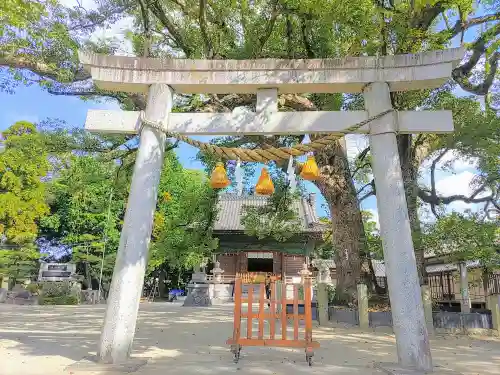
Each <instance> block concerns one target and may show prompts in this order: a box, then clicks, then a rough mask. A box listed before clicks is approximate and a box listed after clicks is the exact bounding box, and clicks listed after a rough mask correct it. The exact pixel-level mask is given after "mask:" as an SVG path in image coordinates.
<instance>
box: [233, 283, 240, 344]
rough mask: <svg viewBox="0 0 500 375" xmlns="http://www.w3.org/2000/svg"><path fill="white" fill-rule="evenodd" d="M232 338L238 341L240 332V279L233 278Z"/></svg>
mask: <svg viewBox="0 0 500 375" xmlns="http://www.w3.org/2000/svg"><path fill="white" fill-rule="evenodd" d="M234 287H235V291H234V292H235V296H234V329H233V340H234V342H238V340H240V334H241V279H236V280H235V285H234Z"/></svg>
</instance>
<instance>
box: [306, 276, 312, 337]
mask: <svg viewBox="0 0 500 375" xmlns="http://www.w3.org/2000/svg"><path fill="white" fill-rule="evenodd" d="M304 281H305V282H304V300H305V305H304V310H305V311H304V313H305V316H306V317H305V324H306V330H305V331H306V332H305V340H306V342H307V343H310V342H311V341H312V310H311V279H309V278H307V279H305V280H304Z"/></svg>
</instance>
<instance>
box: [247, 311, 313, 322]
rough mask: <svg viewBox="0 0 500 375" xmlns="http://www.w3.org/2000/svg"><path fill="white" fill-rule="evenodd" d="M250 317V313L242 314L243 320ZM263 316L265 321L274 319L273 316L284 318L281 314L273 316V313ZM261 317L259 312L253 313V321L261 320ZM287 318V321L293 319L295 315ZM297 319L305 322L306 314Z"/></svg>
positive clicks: (299, 315) (287, 315)
mask: <svg viewBox="0 0 500 375" xmlns="http://www.w3.org/2000/svg"><path fill="white" fill-rule="evenodd" d="M249 316H250V313H248V312H246V313H245V312H242V313H241V317H242V318H248V317H249ZM262 316H263V317H264V320H269V319H272V318H273V316H274V318H275V319H281V317H282V316H283V314H281V313H280V314H275V315H273V314H271V313H264V314H262ZM259 317H260V314H259V313H258V312H256V313H252V319H259ZM286 317H287V319H293V317H294V314H293V313H291V314H286ZM297 317H298V320H299V321H301V320H305V319H306V314H298V315H297Z"/></svg>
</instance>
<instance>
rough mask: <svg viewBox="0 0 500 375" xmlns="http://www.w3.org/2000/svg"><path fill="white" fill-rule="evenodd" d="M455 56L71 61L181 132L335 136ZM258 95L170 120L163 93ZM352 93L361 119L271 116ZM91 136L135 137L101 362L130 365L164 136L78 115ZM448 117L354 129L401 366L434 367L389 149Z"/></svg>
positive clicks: (117, 120) (130, 118)
mask: <svg viewBox="0 0 500 375" xmlns="http://www.w3.org/2000/svg"><path fill="white" fill-rule="evenodd" d="M462 56H463V51H462V50H461V49H450V50H444V51H433V52H425V53H420V54H414V55H398V56H386V57H380V58H377V57H358V58H345V59H322V60H321V59H317V60H274V59H267V60H238V61H237V60H219V61H218V60H180V59H179V60H178V59H154V58H136V57H118V56H104V55H96V54H85V53H81V54H80V61H81V62H82V64H83V65H84V67H85V69H87V70H88V71H90V73H91V75H92V79H93V81H94V83H95V84H96V85H97V86H98V87H99V88H101V89H105V90H113V91H126V92H142V93H147V95H148V99H147V106H146V110H145V113H144V118H145V119H146V120H147V121H148V122H156V123H161V124H162V126H163V128H164V130H165V131H168V132H176V133H180V134H195V135H222V134H224V135H231V134H304V133H341V132H342V130H345V129H347V128H348V127H350V126H352V125H355V124H356V123H359V122H361V121H363V120H366V119H368V118H371V117H374V116H376V115H377V114H381V113H382V112H386V111H388V110H390V109H392V105H391V99H390V92H391V91H409V90H419V89H429V88H435V87H439V86H440V85H442V84H443V83H445V82H446V81H447V80H448V79H449V77H450V75H451V71H452V69H453V68H454V67H455V66H456V65H457V64H458V63H459V62H460V60H461V58H462ZM174 92H177V93H204V94H208V93H213V94H226V93H256V94H257V107H256V112H255V113H243V114H242V113H236V112H233V113H171V108H172V96H173V93H174ZM305 92H307V93H339V92H340V93H355V92H362V93H363V95H364V100H365V108H366V110H365V111H352V112H323V111H317V112H278V105H277V99H278V94H279V93H305ZM86 129H87V130H89V131H91V132H102V133H129V134H135V133H138V132H140V146H139V150H138V153H137V158H136V163H135V167H134V172H133V177H132V183H131V188H130V196H129V200H128V205H127V210H126V214H125V221H124V225H123V229H122V233H121V238H120V245H119V249H118V254H117V258H116V264H115V269H114V273H113V280H112V283H111V290H110V295H109V299H108V305H107V311H106V316H105V321H104V326H103V329H102V334H101V340H100V348H99V357H100V359H101V360H103V361H105V362H112V363H120V362H124V361H126V360H127V359H128V357H129V355H130V351H131V348H132V342H133V337H134V332H135V327H136V318H137V313H138V309H139V300H140V296H141V290H142V285H143V281H144V274H145V268H146V262H147V259H148V257H147V254H148V245H149V241H150V236H151V230H152V222H153V213H154V211H155V206H156V199H157V190H158V183H159V179H160V172H161V169H162V168H161V167H162V162H163V156H164V147H165V138H166V135H165V133H164V132H162V131H161V130H159V129H155V128H153V127H150V126H141V116H140V113H139V112H119V111H102V110H100V111H94V110H91V111H89V113H88V117H87V122H86ZM452 131H453V122H452V116H451V113H450V112H449V111H435V112H428V111H413V112H412V111H410V112H388V113H387V114H385V115H383V116H381V117H380V118H377V119H376V120H373V121H371V122H370V123H369V124H367V125H366V126H364V127H361V128H360V129H358V130H357V132H359V133H367V134H369V138H370V147H371V153H372V156H373V173H374V178H375V183H376V186H377V195H376V198H377V206H378V212H379V218H380V230H381V237H382V243H383V249H384V259H385V264H386V270H387V279H388V287H389V293H390V300H391V306H392V315H393V322H394V323H393V324H394V332H395V335H396V342H397V352H398V359H399V365H400V366H402V367H404V368H414V369H417V370H425V371H429V370H432V359H431V353H430V345H429V339H428V333H427V328H426V323H425V318H424V310H423V305H422V298H421V292H420V285H419V280H418V275H417V268H416V261H415V255H414V251H413V242H412V237H411V230H410V222H409V218H408V210H407V205H406V199H405V192H404V187H403V180H402V176H401V167H400V160H399V155H398V148H397V144H396V134H397V133H407V134H408V133H411V134H415V133H426V132H429V133H443V132H452Z"/></svg>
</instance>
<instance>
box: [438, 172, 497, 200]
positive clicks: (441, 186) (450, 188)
mask: <svg viewBox="0 0 500 375" xmlns="http://www.w3.org/2000/svg"><path fill="white" fill-rule="evenodd" d="M474 177H475V175H474V173H472V172H470V171H464V172H461V173H458V174H454V175H451V176H448V177H444V178H442V179H440V180H439V181H437V182H436V191H437V193H438V194H440V195H444V196H448V195H465V196H470V195H471V194H472V193H473V192H474V190H475V188H474V186H472V181H473V179H474ZM489 193H490V192H489V191H485V192H483V193H481V194H479V195H478V196H477V197H478V198H481V197H484V196H487V195H488V194H489Z"/></svg>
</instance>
